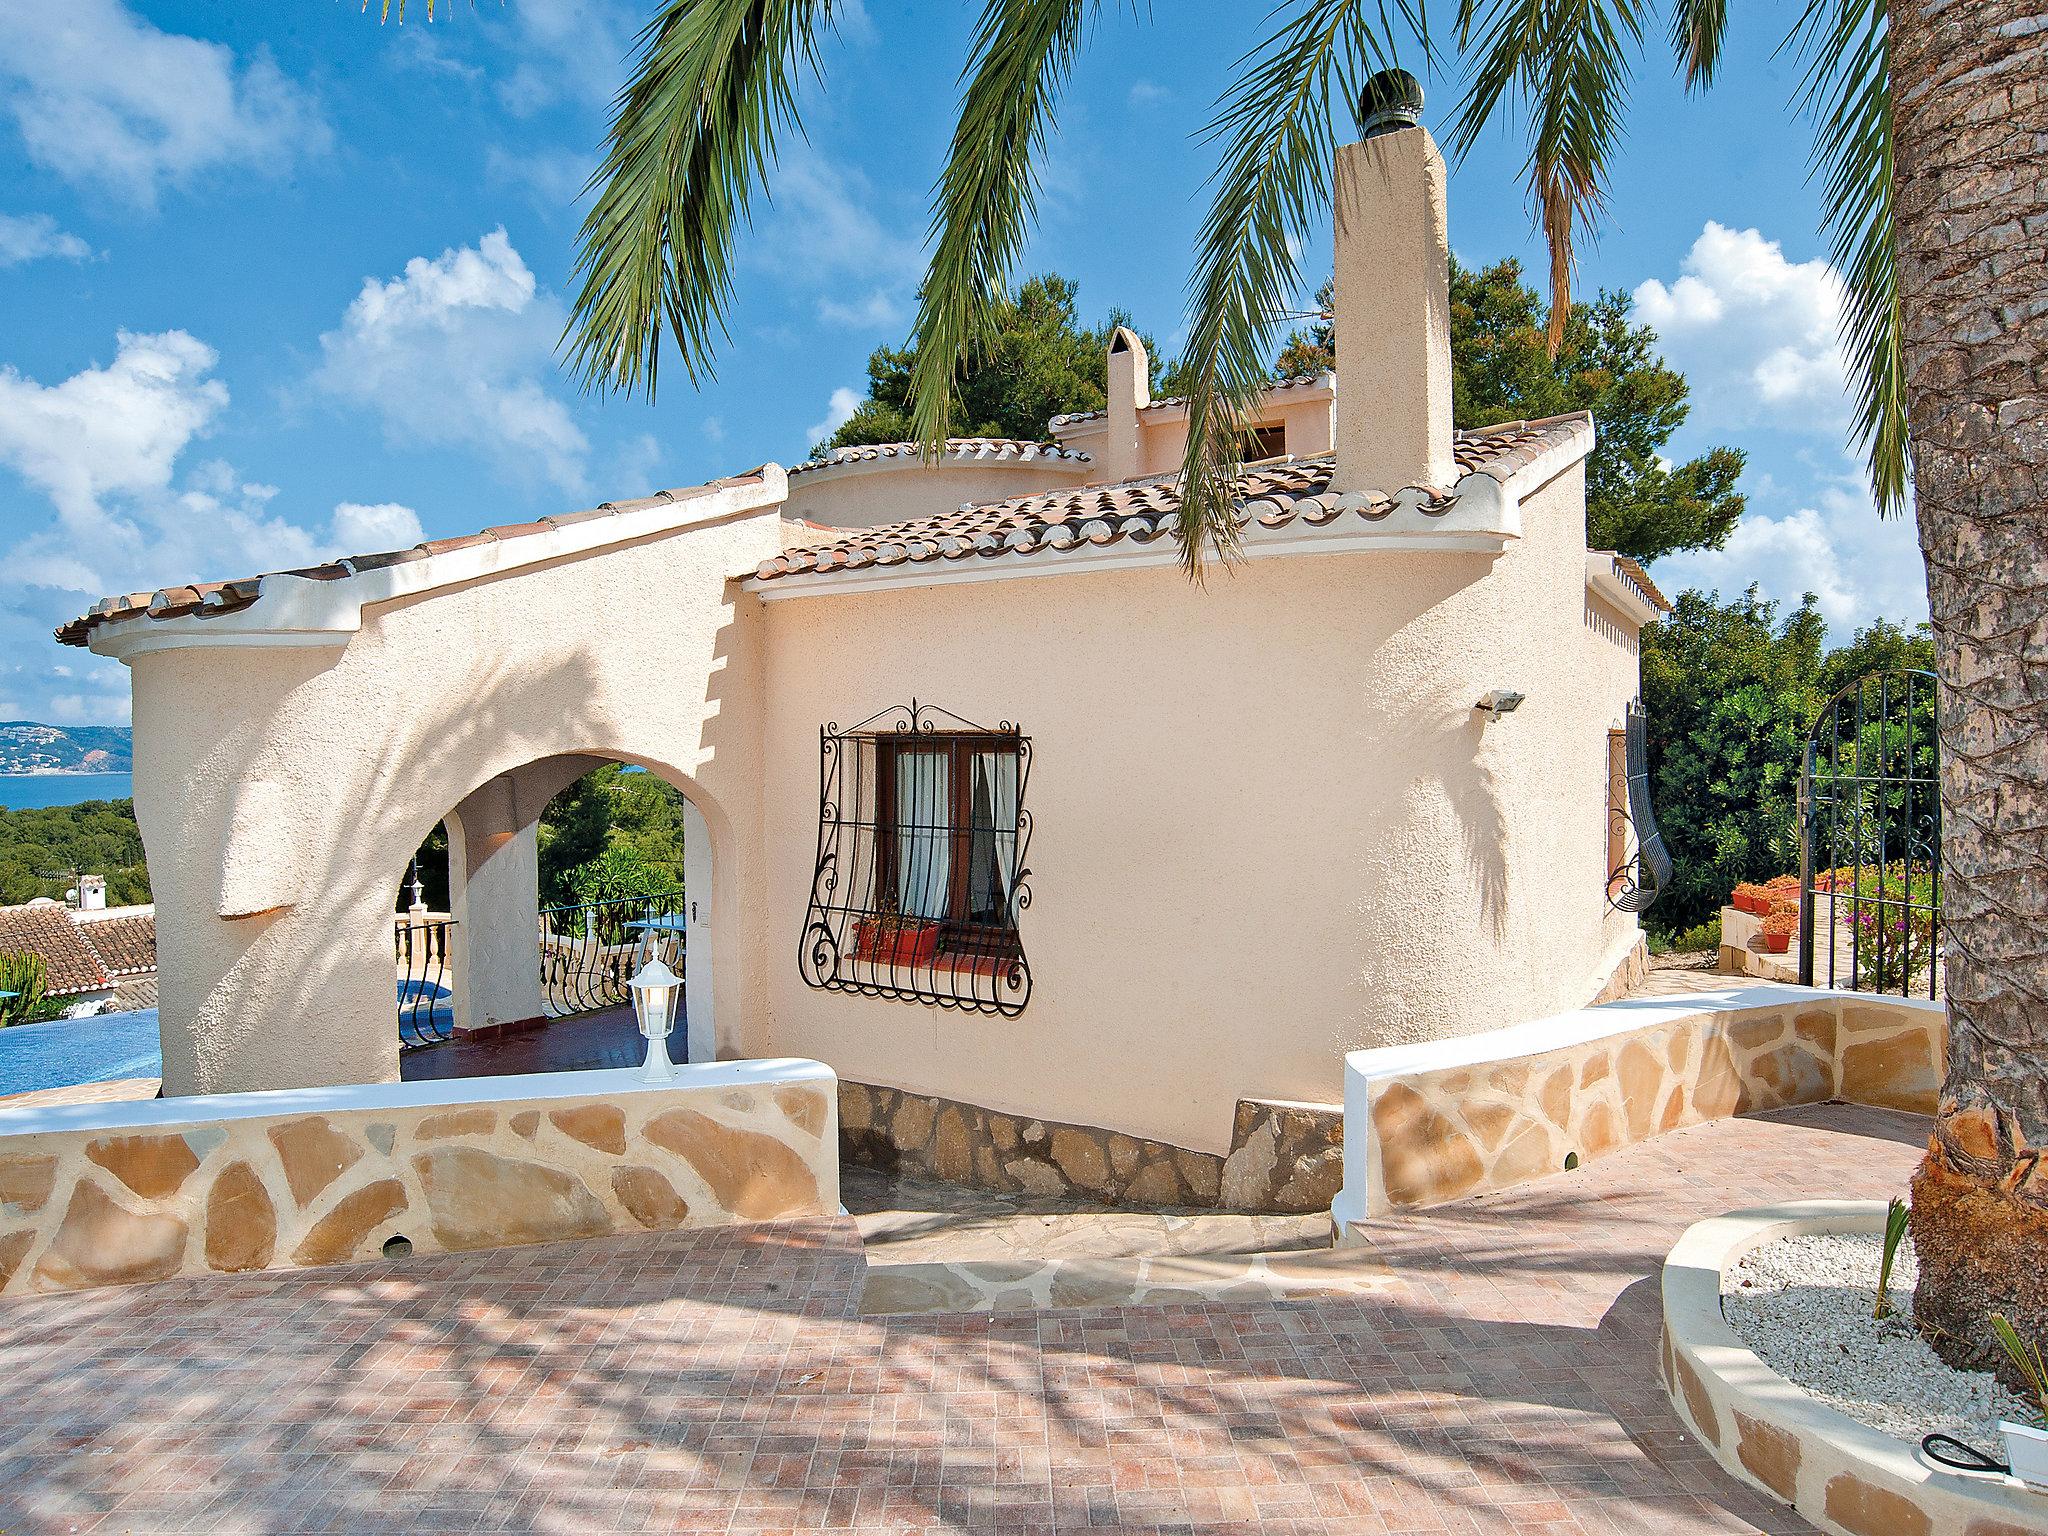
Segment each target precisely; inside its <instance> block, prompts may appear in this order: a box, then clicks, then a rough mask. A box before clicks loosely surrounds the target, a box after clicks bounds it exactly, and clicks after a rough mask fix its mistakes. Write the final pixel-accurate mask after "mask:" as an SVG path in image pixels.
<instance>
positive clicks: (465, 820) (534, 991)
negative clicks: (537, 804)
mask: <svg viewBox="0 0 2048 1536" xmlns="http://www.w3.org/2000/svg"><path fill="white" fill-rule="evenodd" d="M447 826H448V893H449V908H450V915H451V916H452V917H454V919H455V924H456V927H455V935H454V943H453V944H452V945H451V950H452V952H453V955H454V967H453V969H454V981H453V983H452V987H453V990H454V993H455V1028H456V1031H457V1033H458V1034H460V1033H466V1032H468V1031H470V1030H477V1029H487V1028H490V1027H492V1026H494V1025H500V1024H512V1023H520V1022H523V1021H525V1020H528V1019H536V1018H539V1017H540V1014H541V994H540V946H539V939H538V934H539V922H540V819H539V817H538V815H536V816H535V817H534V818H533V819H532V820H529V821H527V822H526V823H525V824H524V825H523V826H522V825H521V824H520V816H519V812H518V797H517V796H515V795H514V794H513V792H512V785H511V782H510V781H509V779H506V778H498V779H493V780H492V781H491V782H490V783H489V784H486V785H484V786H483V788H481V789H479V790H477V791H476V792H475V793H474V794H472V795H471V796H469V798H468V799H466V800H464V801H463V802H462V804H461V805H459V806H457V807H456V809H455V810H454V811H453V812H452V813H451V814H450V815H449V817H448V819H447Z"/></svg>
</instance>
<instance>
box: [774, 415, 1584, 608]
mask: <svg viewBox="0 0 2048 1536" xmlns="http://www.w3.org/2000/svg"><path fill="white" fill-rule="evenodd" d="M1589 420H1590V418H1588V417H1586V416H1585V415H1584V414H1583V413H1581V414H1576V415H1572V416H1560V417H1554V418H1552V419H1550V420H1548V421H1538V422H1523V421H1516V422H1506V423H1503V424H1502V425H1500V426H1497V427H1486V428H1482V429H1480V430H1478V431H1474V432H1462V433H1460V434H1458V438H1457V441H1456V443H1455V445H1454V448H1453V457H1454V459H1455V460H1456V462H1457V466H1458V469H1459V472H1460V473H1461V474H1484V475H1488V476H1491V477H1494V478H1497V479H1501V480H1506V479H1507V478H1509V477H1510V476H1511V475H1513V474H1514V473H1515V472H1516V471H1518V470H1520V469H1522V468H1524V467H1526V466H1527V465H1529V464H1532V463H1534V462H1535V461H1536V459H1537V458H1539V457H1540V456H1541V455H1542V454H1544V453H1546V452H1548V451H1549V450H1550V449H1552V448H1554V447H1556V446H1558V445H1560V444H1562V443H1564V442H1567V441H1569V440H1570V439H1571V437H1573V436H1574V435H1576V434H1577V433H1578V432H1579V431H1580V430H1582V429H1583V428H1584V427H1585V426H1586V425H1587V424H1588V422H1589ZM1334 471H1335V460H1334V458H1333V456H1332V455H1329V454H1321V455H1318V456H1316V457H1314V458H1305V459H1292V460H1282V461H1279V462H1276V463H1272V464H1261V465H1253V466H1252V467H1250V468H1248V469H1246V470H1245V472H1244V473H1243V475H1242V476H1241V477H1240V478H1239V480H1238V483H1237V490H1238V498H1239V505H1238V526H1239V527H1241V528H1245V527H1250V526H1252V525H1253V524H1257V525H1258V526H1259V527H1261V528H1267V529H1276V528H1284V527H1287V526H1288V525H1290V524H1293V525H1295V526H1298V527H1302V528H1326V527H1330V526H1332V525H1334V524H1336V523H1338V522H1339V521H1341V520H1343V519H1346V518H1358V519H1362V520H1363V521H1365V522H1369V523H1370V522H1378V521H1380V520H1381V519H1383V518H1385V517H1387V516H1388V515H1389V514H1390V513H1391V512H1392V511H1393V510H1394V504H1393V503H1392V502H1391V501H1388V500H1386V499H1384V498H1379V499H1375V500H1373V501H1370V502H1364V503H1362V504H1361V503H1359V502H1357V501H1340V500H1339V498H1338V497H1336V496H1333V495H1330V494H1329V490H1330V478H1331V475H1332V474H1333V473H1334ZM1415 489H1416V490H1417V491H1418V492H1419V494H1420V497H1421V499H1420V501H1419V503H1418V506H1419V509H1420V510H1421V511H1422V512H1423V514H1424V515H1425V516H1430V515H1436V516H1440V515H1442V514H1443V513H1444V512H1447V511H1449V510H1450V508H1451V507H1452V506H1454V505H1455V504H1456V500H1457V498H1456V495H1455V493H1452V492H1448V491H1443V490H1439V489H1435V488H1432V487H1427V486H1422V487H1415ZM1179 512H1180V487H1179V483H1178V476H1176V475H1158V476H1152V477H1149V478H1146V479H1142V480H1126V481H1124V482H1122V483H1121V484H1117V485H1085V486H1076V487H1073V488H1071V489H1067V488H1062V489H1059V490H1053V491H1041V492H1037V493H1035V494H1033V495H1029V496H1015V497H1011V498H1010V499H1008V500H1006V501H995V502H986V503H982V504H979V505H973V506H965V507H960V508H957V509H955V510H954V511H951V512H941V513H938V514H936V515H935V516H931V517H921V518H917V519H914V520H912V521H909V522H903V523H894V524H889V525H886V526H883V527H879V528H863V529H860V530H858V531H857V532H848V531H846V530H844V529H836V528H835V529H830V530H825V531H824V532H825V535H826V536H825V537H823V538H821V539H820V540H819V541H818V542H816V543H810V544H804V543H799V544H797V545H796V546H795V547H792V548H789V549H786V550H784V552H783V553H782V554H780V555H778V556H776V557H775V558H773V559H771V560H765V561H763V562H762V563H761V565H760V566H759V567H758V568H757V569H756V571H755V574H756V575H757V576H758V577H759V578H760V579H762V580H764V581H770V580H774V579H776V578H778V577H783V576H799V575H816V574H821V573H824V572H828V571H843V570H865V569H869V568H889V567H895V566H901V565H906V564H911V565H915V564H923V563H927V562H934V561H937V562H949V561H958V560H964V559H967V558H969V557H972V556H982V557H986V556H994V555H1005V554H1017V555H1031V554H1037V553H1041V552H1044V551H1053V552H1058V551H1062V550H1068V549H1074V548H1077V547H1079V546H1081V545H1084V544H1085V545H1089V546H1095V547H1099V546H1103V545H1109V544H1115V543H1119V542H1123V541H1129V542H1130V543H1133V544H1145V543H1149V542H1151V541H1152V540H1154V539H1158V538H1172V537H1174V526H1175V519H1176V518H1177V516H1178V515H1179Z"/></svg>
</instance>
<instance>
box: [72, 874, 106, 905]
mask: <svg viewBox="0 0 2048 1536" xmlns="http://www.w3.org/2000/svg"><path fill="white" fill-rule="evenodd" d="M78 910H79V911H81V912H104V911H106V910H107V877H106V876H105V875H80V876H79V877H78Z"/></svg>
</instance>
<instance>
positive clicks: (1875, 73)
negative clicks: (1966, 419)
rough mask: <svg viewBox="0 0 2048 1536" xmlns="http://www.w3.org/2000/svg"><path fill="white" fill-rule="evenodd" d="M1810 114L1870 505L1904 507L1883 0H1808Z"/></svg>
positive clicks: (1799, 38) (1803, 26)
mask: <svg viewBox="0 0 2048 1536" xmlns="http://www.w3.org/2000/svg"><path fill="white" fill-rule="evenodd" d="M1793 40H1794V41H1796V42H1797V43H1798V45H1799V47H1800V49H1801V51H1802V53H1803V55H1804V57H1805V61H1806V66H1807V68H1806V79H1805V81H1804V84H1803V86H1802V92H1803V94H1804V96H1805V99H1806V105H1807V108H1808V110H1809V111H1811V112H1812V113H1813V114H1814V116H1815V122H1816V127H1815V135H1814V149H1813V166H1814V170H1815V171H1816V172H1817V173H1819V174H1820V176H1821V209H1822V216H1823V226H1824V227H1825V229H1826V230H1827V233H1828V237H1829V250H1830V253H1831V255H1832V257H1833V259H1834V264H1835V270H1836V271H1837V272H1839V273H1840V274H1841V277H1842V282H1843V284H1844V286H1845V288H1846V290H1847V294H1846V302H1845V303H1844V306H1843V308H1844V314H1843V316H1842V320H1843V331H1844V333H1845V334H1844V337H1843V341H1844V345H1845V349H1846V350H1847V352H1848V354H1849V363H1850V366H1851V368H1852V369H1853V370H1854V372H1855V387H1856V425H1855V440H1856V442H1857V443H1858V444H1860V445H1861V446H1862V448H1863V449H1864V452H1865V456H1866V458H1867V460H1868V463H1869V466H1870V487H1871V492H1872V494H1873V495H1874V496H1875V497H1876V499H1877V509H1878V511H1879V512H1880V513H1881V514H1883V515H1884V516H1887V517H1890V516H1893V515H1895V514H1896V513H1898V512H1900V511H1901V510H1903V509H1904V507H1905V505H1906V493H1907V486H1908V484H1909V481H1910V479H1911V475H1912V461H1911V445H1910V443H1909V442H1908V440H1907V431H1906V379H1905V358H1904V340H1903V325H1902V322H1901V319H1900V315H1899V272H1898V261H1897V246H1896V244H1895V243H1894V241H1895V237H1896V231H1895V227H1894V220H1893V210H1892V168H1893V161H1892V94H1891V47H1890V39H1889V35H1888V34H1887V32H1886V28H1885V9H1884V5H1883V3H1882V0H1807V6H1806V9H1805V11H1804V12H1803V13H1802V14H1801V16H1800V18H1799V23H1798V26H1797V27H1796V28H1795V30H1794V32H1793Z"/></svg>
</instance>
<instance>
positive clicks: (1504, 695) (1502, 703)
mask: <svg viewBox="0 0 2048 1536" xmlns="http://www.w3.org/2000/svg"><path fill="white" fill-rule="evenodd" d="M1472 707H1473V708H1474V709H1477V710H1481V711H1483V712H1484V713H1486V714H1489V715H1491V716H1493V718H1494V719H1496V720H1498V719H1499V718H1500V717H1501V716H1502V715H1512V714H1513V713H1514V712H1515V711H1516V710H1518V709H1520V708H1521V707H1522V695H1521V694H1519V693H1516V692H1515V691H1514V690H1513V689H1512V688H1496V689H1494V690H1493V692H1491V693H1489V694H1488V695H1487V696H1486V697H1485V698H1483V699H1481V700H1480V701H1479V702H1478V703H1477V704H1475V705H1473V706H1472Z"/></svg>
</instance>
